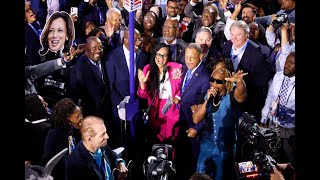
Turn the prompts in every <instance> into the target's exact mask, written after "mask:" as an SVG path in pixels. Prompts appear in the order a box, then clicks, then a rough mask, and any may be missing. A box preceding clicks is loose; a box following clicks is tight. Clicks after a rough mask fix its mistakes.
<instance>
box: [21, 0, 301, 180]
mask: <svg viewBox="0 0 320 180" xmlns="http://www.w3.org/2000/svg"><path fill="white" fill-rule="evenodd" d="M71 9H76V11H71ZM130 13H134V22H129V12H128V11H127V10H126V9H125V8H124V1H123V0H115V1H111V0H88V1H82V0H48V1H46V0H44V1H36V0H26V1H25V82H26V85H25V98H26V99H25V107H26V108H25V126H24V127H25V136H24V139H25V140H24V143H25V146H26V147H28V148H27V151H25V155H24V160H25V164H26V166H30V164H34V165H41V166H45V164H46V163H47V162H48V161H49V160H50V159H51V158H52V157H53V156H54V155H56V154H57V153H59V152H60V151H61V150H63V149H64V148H67V149H68V152H67V153H66V154H65V155H64V156H63V157H62V158H61V160H60V161H59V163H57V164H56V166H55V167H54V169H53V171H52V176H53V177H54V179H57V180H60V179H61V180H64V179H68V180H69V179H77V180H78V179H108V180H109V179H114V178H119V179H144V178H145V174H144V172H143V164H144V163H145V161H146V160H147V159H148V157H149V156H152V155H153V153H154V152H153V151H152V145H154V144H169V145H171V146H172V148H173V150H172V155H169V156H168V157H170V161H172V162H173V164H174V167H175V171H174V172H175V173H172V174H170V177H169V179H171V178H172V179H179V180H180V179H181V180H185V179H201V178H203V179H215V180H225V179H228V180H230V179H237V178H238V175H239V172H237V170H236V166H237V163H238V162H242V161H250V159H247V157H248V156H247V155H250V153H252V152H251V151H253V150H252V149H250V148H244V147H243V146H244V145H245V144H246V141H247V136H246V135H245V134H242V133H240V132H239V130H238V126H239V124H238V121H239V118H240V117H242V114H243V113H244V112H246V113H248V114H250V115H251V116H252V117H253V118H254V119H255V120H256V121H257V124H258V126H259V127H258V128H270V129H276V130H277V131H279V139H280V144H281V145H280V146H279V150H278V151H277V152H278V153H276V155H275V156H274V157H273V158H274V159H275V161H276V162H277V164H276V167H277V168H275V167H274V171H273V172H270V179H273V180H276V179H281V178H282V179H284V178H286V179H288V178H290V179H294V167H295V142H294V138H295V0H214V1H206V0H155V1H151V0H143V6H142V9H138V10H135V11H133V12H130ZM129 23H134V30H133V31H131V30H130V29H129V28H128V27H129ZM132 32H133V33H132ZM132 35H133V37H132ZM130 36H131V37H130ZM132 40H133V42H132ZM131 45H133V49H131V47H132V46H131ZM131 103H132V104H131ZM123 104H125V106H126V107H127V109H129V107H130V108H132V106H133V105H134V106H135V107H137V108H136V111H134V112H132V110H130V111H129V110H128V111H127V112H126V115H123V112H122V111H121V107H123ZM133 109H135V108H133ZM132 113H134V114H133V115H132ZM146 117H147V118H146ZM118 147H125V150H124V152H122V153H120V154H118V153H116V151H113V149H116V148H118ZM243 149H245V150H246V151H247V152H243ZM246 153H247V154H246ZM129 161H132V162H133V166H132V167H131V166H130V168H129V166H128V164H130V163H129ZM288 169H290V170H288ZM115 170H116V171H118V172H119V173H118V174H117V177H114V176H115V175H114V171H115Z"/></svg>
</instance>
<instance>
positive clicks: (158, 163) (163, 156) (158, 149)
mask: <svg viewBox="0 0 320 180" xmlns="http://www.w3.org/2000/svg"><path fill="white" fill-rule="evenodd" d="M171 160H172V146H171V145H169V144H154V145H153V146H152V155H151V156H149V158H148V160H147V161H145V162H144V163H143V173H144V175H145V177H146V178H147V179H148V180H166V179H168V176H169V175H170V174H175V167H174V165H173V164H172V161H171ZM146 170H147V171H146Z"/></svg>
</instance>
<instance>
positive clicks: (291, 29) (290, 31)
mask: <svg viewBox="0 0 320 180" xmlns="http://www.w3.org/2000/svg"><path fill="white" fill-rule="evenodd" d="M285 16H286V15H283V16H282V18H280V19H283V18H285ZM273 21H275V22H277V21H278V20H277V19H276V17H275V18H273ZM283 21H286V22H284V23H282V24H280V23H281V22H277V23H273V24H270V25H269V27H268V28H267V30H266V39H267V43H268V45H269V46H270V47H271V48H272V52H271V53H270V55H269V57H268V61H269V63H271V64H272V66H273V67H274V68H275V70H276V72H279V71H283V67H284V63H285V61H286V58H287V56H288V54H289V53H290V52H293V51H295V24H294V23H288V22H287V20H286V19H283ZM278 26H279V27H278ZM279 32H280V34H278V33H279ZM278 35H279V36H280V37H279V36H278Z"/></svg>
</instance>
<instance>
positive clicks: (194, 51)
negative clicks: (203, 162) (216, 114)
mask: <svg viewBox="0 0 320 180" xmlns="http://www.w3.org/2000/svg"><path fill="white" fill-rule="evenodd" d="M202 57H203V54H201V47H200V46H199V45H198V44H196V43H190V44H189V45H188V47H187V48H186V50H185V61H184V70H183V72H184V73H183V74H184V78H183V83H182V86H181V100H180V117H179V123H181V128H182V129H181V130H180V132H182V133H181V134H180V135H179V146H178V147H177V153H176V154H177V172H179V169H180V168H181V169H180V171H182V172H188V173H189V174H188V173H184V175H182V174H180V175H179V174H177V176H178V177H177V178H178V179H186V178H188V177H190V176H191V175H192V173H194V172H195V168H196V162H197V157H198V154H199V141H200V138H201V136H200V134H201V130H202V128H203V127H204V125H205V121H202V122H201V123H199V124H197V125H196V124H195V123H193V121H192V110H191V106H192V105H195V104H200V100H201V97H202V96H203V94H205V93H206V92H207V90H208V88H209V86H210V83H209V77H210V74H209V73H208V71H207V69H206V65H205V63H204V62H202V61H201V59H202ZM180 143H181V144H180ZM180 148H181V149H180ZM186 161H187V162H189V163H185V162H186ZM180 176H183V177H180Z"/></svg>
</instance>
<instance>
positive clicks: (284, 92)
mask: <svg viewBox="0 0 320 180" xmlns="http://www.w3.org/2000/svg"><path fill="white" fill-rule="evenodd" d="M289 82H290V79H289V78H285V80H284V82H283V83H282V86H281V89H280V94H279V96H280V98H279V100H280V106H285V105H286V102H287V101H286V99H287V93H288V87H289Z"/></svg>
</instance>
